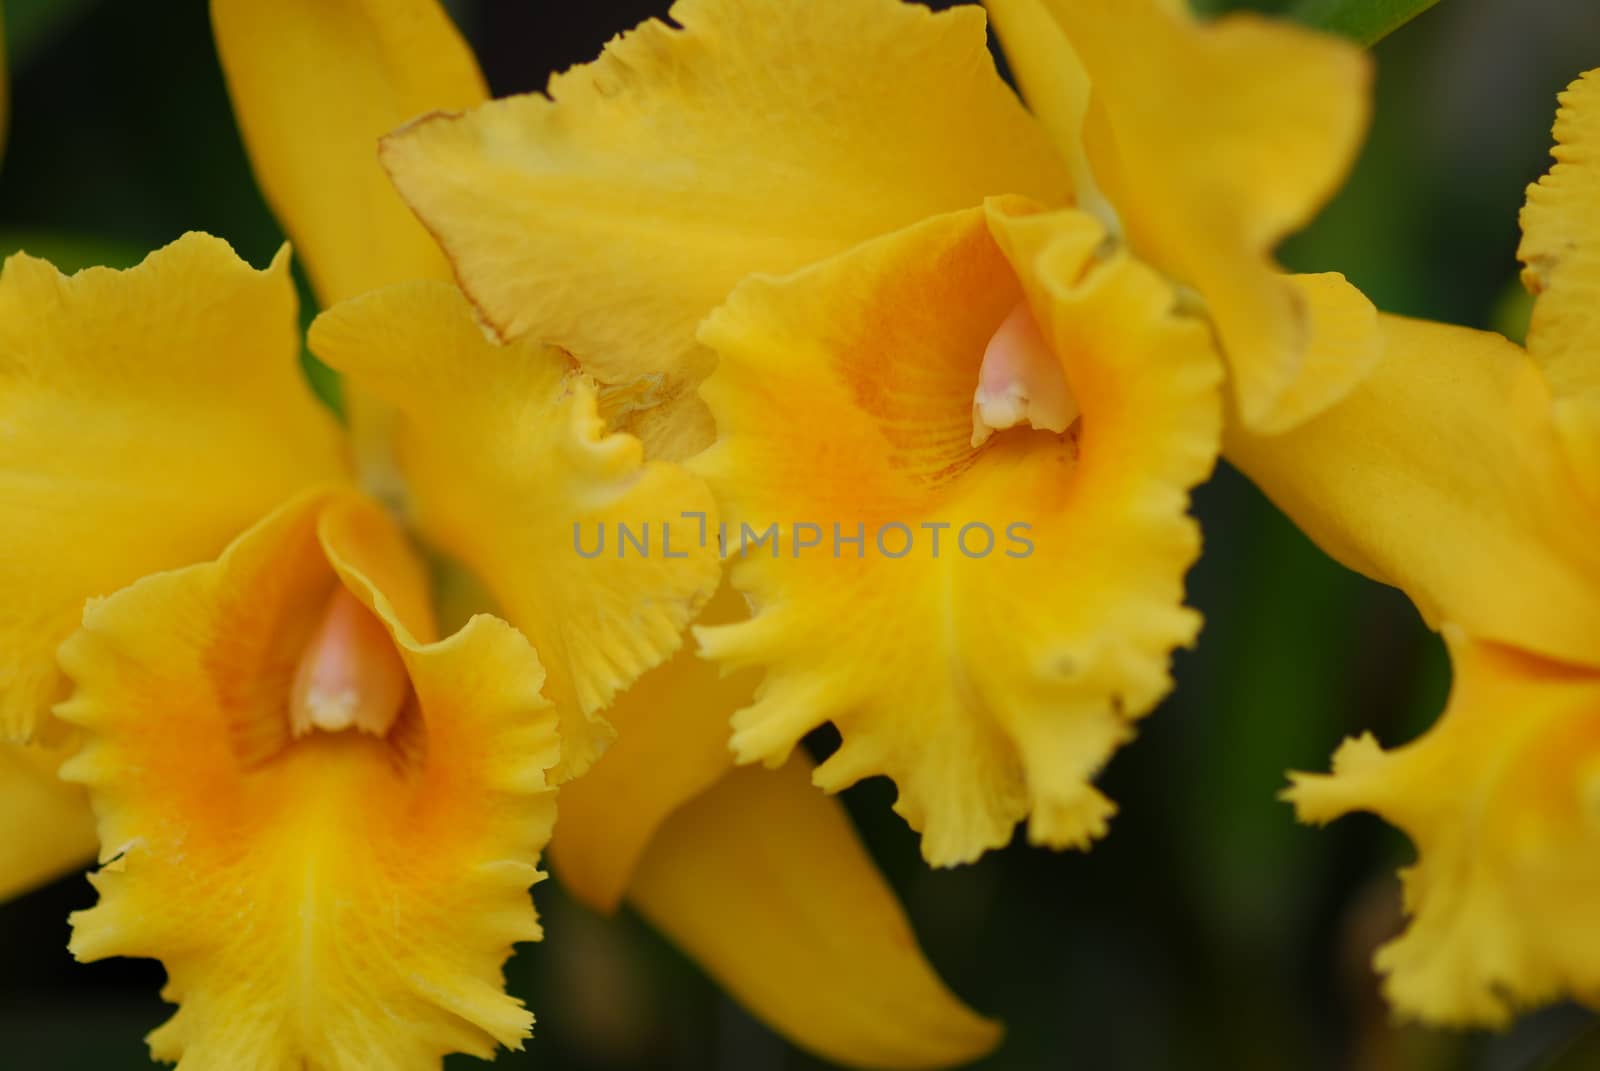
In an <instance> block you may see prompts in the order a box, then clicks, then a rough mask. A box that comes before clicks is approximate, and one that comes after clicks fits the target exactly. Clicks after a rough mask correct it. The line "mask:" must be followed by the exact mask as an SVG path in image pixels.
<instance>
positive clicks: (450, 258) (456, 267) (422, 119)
mask: <svg viewBox="0 0 1600 1071" xmlns="http://www.w3.org/2000/svg"><path fill="white" fill-rule="evenodd" d="M466 117H467V113H466V112H464V111H452V110H449V109H444V108H440V109H436V110H434V111H431V112H424V113H423V114H422V115H419V116H417V117H416V118H414V119H409V120H407V121H406V122H404V123H402V124H401V125H400V126H397V127H395V128H394V129H393V130H391V131H389V132H388V133H387V134H385V135H383V136H382V137H381V138H379V139H378V165H379V166H380V167H382V168H383V172H384V174H386V175H388V176H389V185H391V186H393V187H394V191H395V193H396V194H398V195H399V197H400V200H401V201H403V202H405V206H406V208H408V209H410V210H411V215H412V218H414V219H415V220H416V221H417V222H418V223H419V224H421V225H422V229H423V230H425V231H427V232H428V237H429V238H432V239H433V244H434V245H436V246H438V247H439V252H440V253H442V254H444V259H445V261H446V263H448V264H449V265H450V275H451V277H452V278H453V279H454V281H455V285H456V289H457V290H459V291H461V293H462V294H463V295H465V296H466V299H467V301H468V303H469V304H471V306H472V313H473V318H474V319H475V320H477V321H478V326H479V327H480V328H482V329H483V331H484V334H486V335H487V336H488V337H489V338H490V339H491V340H492V341H494V342H496V343H498V344H499V345H502V346H503V345H505V344H507V343H509V342H510V341H511V340H512V336H511V334H510V332H509V331H507V330H506V328H505V327H504V326H503V325H501V324H499V323H497V322H496V321H495V319H494V317H492V316H490V315H489V310H488V309H485V308H484V307H483V306H482V305H481V304H480V303H479V302H478V298H477V296H476V295H475V294H474V293H473V292H472V290H471V288H469V287H468V286H467V283H466V280H465V279H463V278H462V275H461V263H460V261H459V259H458V258H457V257H456V253H455V250H454V249H453V248H452V247H451V246H450V243H448V242H446V241H445V240H444V235H442V234H440V233H439V231H438V230H437V229H436V228H435V227H434V226H433V224H432V223H431V222H429V220H428V218H427V217H426V216H424V215H423V214H422V212H421V210H419V209H418V208H417V206H416V203H415V202H414V201H412V199H411V195H410V194H408V193H407V192H406V189H405V187H404V186H403V185H402V184H401V183H400V181H399V179H397V178H396V177H395V173H394V168H393V167H391V166H390V163H389V157H390V153H391V152H392V151H393V143H397V142H398V140H399V139H400V138H404V137H407V136H410V135H412V134H415V133H416V132H417V131H418V130H420V129H421V128H422V127H424V126H427V125H428V124H429V123H436V122H441V121H442V122H458V121H460V120H462V119H465V118H466Z"/></svg>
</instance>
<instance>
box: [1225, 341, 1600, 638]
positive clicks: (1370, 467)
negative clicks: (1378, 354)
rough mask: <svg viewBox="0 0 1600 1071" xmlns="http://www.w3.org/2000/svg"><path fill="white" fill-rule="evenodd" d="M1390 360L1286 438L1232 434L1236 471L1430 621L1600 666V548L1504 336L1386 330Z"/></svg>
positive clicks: (1535, 390) (1528, 366)
mask: <svg viewBox="0 0 1600 1071" xmlns="http://www.w3.org/2000/svg"><path fill="white" fill-rule="evenodd" d="M1381 330H1382V333H1383V337H1384V357H1383V360H1382V361H1381V363H1380V364H1379V365H1378V366H1377V368H1376V369H1375V370H1374V371H1373V372H1372V374H1371V375H1370V376H1368V377H1367V378H1366V379H1365V380H1364V381H1363V382H1362V383H1361V385H1360V386H1359V387H1358V388H1356V390H1355V391H1354V392H1353V393H1351V394H1350V395H1349V396H1348V397H1347V398H1345V399H1344V400H1343V401H1342V402H1340V403H1339V404H1337V405H1335V406H1334V407H1333V408H1331V409H1329V410H1327V411H1326V412H1324V413H1322V414H1321V415H1319V416H1318V417H1316V418H1315V419H1313V420H1311V421H1309V422H1307V423H1306V424H1303V425H1302V426H1301V427H1299V428H1296V429H1295V430H1294V431H1292V432H1289V433H1287V434H1284V435H1275V436H1259V435H1253V434H1251V433H1250V432H1249V431H1248V429H1246V428H1244V427H1242V426H1237V425H1234V426H1230V428H1229V438H1228V443H1227V453H1228V459H1229V460H1230V461H1232V462H1233V463H1234V464H1236V465H1238V466H1239V467H1240V468H1241V469H1242V470H1243V471H1244V472H1245V474H1246V475H1248V476H1249V477H1250V478H1251V479H1252V480H1254V481H1255V482H1256V483H1257V484H1258V485H1260V487H1261V488H1262V489H1263V490H1264V491H1266V493H1267V494H1268V495H1269V496H1270V497H1271V498H1272V500H1273V501H1274V502H1275V503H1277V504H1278V506H1279V507H1280V508H1282V509H1283V510H1284V512H1286V513H1288V514H1289V516H1290V517H1291V518H1292V519H1293V520H1294V522H1295V523H1296V524H1298V525H1299V526H1300V527H1301V528H1303V529H1305V531H1306V533H1307V534H1308V535H1310V536H1311V538H1312V539H1314V540H1316V541H1317V544H1318V545H1319V546H1320V547H1322V549H1323V550H1325V551H1327V552H1328V553H1329V554H1331V555H1333V556H1334V557H1335V558H1337V559H1339V561H1341V562H1343V563H1344V564H1345V565H1348V566H1350V567H1351V568H1352V569H1356V570H1359V571H1360V572H1363V573H1365V574H1366V575H1368V576H1370V577H1373V578H1374V579H1376V580H1380V581H1382V582H1384V583H1386V584H1393V585H1395V586H1397V587H1399V588H1400V589H1401V590H1403V591H1404V592H1405V593H1406V594H1407V595H1409V596H1410V597H1411V599H1412V601H1413V602H1415V603H1416V604H1417V608H1418V610H1420V611H1421V613H1422V615H1423V617H1424V618H1426V619H1427V621H1428V622H1429V623H1430V624H1432V625H1434V626H1435V627H1437V626H1439V625H1440V624H1441V623H1444V622H1453V623H1455V624H1458V625H1460V626H1462V627H1463V628H1465V629H1467V630H1468V631H1470V632H1471V633H1472V634H1473V635H1475V636H1479V637H1482V638H1484V639H1491V640H1497V641H1500V642H1503V643H1508V644H1514V645H1516V646H1519V647H1523V648H1526V649H1528V650H1531V651H1538V652H1541V653H1543V654H1546V655H1549V656H1550V657H1552V658H1558V659H1564V660H1568V661H1574V662H1580V663H1583V664H1586V665H1591V666H1600V544H1597V543H1596V541H1595V540H1594V538H1593V536H1592V534H1591V533H1592V531H1593V519H1592V518H1593V516H1594V515H1593V513H1591V512H1589V511H1587V510H1586V509H1585V508H1584V503H1583V502H1582V500H1581V499H1582V496H1581V494H1580V493H1579V489H1578V487H1577V485H1576V484H1575V483H1574V481H1573V479H1572V474H1571V469H1570V468H1569V466H1568V465H1567V464H1566V460H1565V458H1564V457H1563V455H1562V450H1561V444H1560V440H1559V438H1558V436H1557V433H1556V431H1555V428H1554V426H1553V424H1552V422H1551V419H1550V394H1549V389H1548V388H1547V387H1546V385H1545V383H1544V380H1543V379H1542V377H1541V376H1540V375H1539V371H1538V369H1537V368H1536V367H1535V366H1534V365H1533V364H1532V362H1531V361H1529V359H1528V356H1527V354H1525V353H1523V351H1522V350H1520V349H1519V348H1518V347H1516V346H1514V345H1512V344H1511V343H1509V342H1507V341H1506V340H1505V339H1503V338H1501V337H1500V336H1499V335H1493V334H1489V333H1488V332H1484V331H1471V330H1468V329H1466V328H1462V327H1451V326H1447V325H1444V324H1432V323H1425V322H1422V321H1416V320H1403V319H1400V318H1398V317H1390V316H1385V317H1382V318H1381Z"/></svg>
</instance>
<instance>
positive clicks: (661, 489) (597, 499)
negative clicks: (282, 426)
mask: <svg viewBox="0 0 1600 1071" xmlns="http://www.w3.org/2000/svg"><path fill="white" fill-rule="evenodd" d="M310 344H311V349H312V351H313V352H315V353H316V354H317V356H318V357H320V358H322V359H323V360H324V361H326V362H327V363H328V364H329V365H331V366H333V367H334V368H337V369H339V371H341V372H343V373H345V374H346V375H347V376H348V377H349V378H350V380H351V382H353V383H356V384H359V385H360V386H361V387H362V388H363V389H364V390H367V391H369V392H370V393H372V394H373V395H374V396H375V397H377V398H379V399H381V400H382V401H384V402H387V403H388V404H390V405H392V406H393V407H394V409H395V411H396V413H397V418H396V421H395V425H394V433H395V443H394V448H395V458H396V461H397V462H398V464H399V468H400V471H401V473H402V474H403V475H404V476H405V479H406V484H407V486H408V487H409V488H410V494H411V501H410V508H411V510H412V513H413V514H414V520H415V523H416V526H417V528H418V530H419V531H420V532H421V534H422V535H423V536H424V537H426V538H427V539H428V540H429V541H430V542H432V543H433V544H434V545H435V546H437V547H440V548H442V549H443V550H445V551H447V552H448V553H449V554H451V555H452V556H454V557H455V558H456V559H457V560H459V561H460V562H462V563H463V564H465V565H466V566H468V567H469V568H470V569H471V570H472V571H473V572H474V573H475V574H476V576H477V577H478V578H479V579H480V580H482V581H483V583H484V585H485V586H486V587H487V588H488V589H489V591H490V593H491V594H492V595H493V596H494V598H495V601H496V603H497V604H498V605H499V606H500V608H501V609H502V610H503V611H504V613H505V615H506V617H507V618H508V619H509V620H510V621H511V623H512V624H514V625H515V626H516V627H517V628H518V629H520V630H521V631H522V632H523V634H525V635H526V636H527V637H528V639H529V640H530V641H531V642H532V643H533V645H534V649H535V650H537V651H538V652H539V655H540V658H541V660H542V661H543V662H544V664H545V667H546V669H547V670H548V672H549V681H548V683H547V685H546V695H548V696H549V697H550V699H551V700H552V702H554V703H555V705H556V709H557V710H558V711H559V712H560V716H561V734H562V758H561V765H560V768H559V770H558V771H557V772H556V773H555V774H554V775H553V776H554V777H555V778H556V779H557V780H561V781H564V780H567V779H568V778H570V777H572V776H576V775H577V774H579V773H582V772H583V771H584V770H586V769H587V768H588V767H589V765H590V764H591V763H592V762H593V761H594V759H595V757H596V756H598V755H599V754H600V752H601V751H602V750H603V749H604V747H605V745H606V744H607V743H608V742H609V741H610V739H611V738H612V736H613V732H612V729H611V727H610V726H609V725H608V724H607V723H606V721H605V719H604V717H603V716H602V715H601V713H600V711H601V710H602V709H603V708H604V707H605V706H606V704H608V703H609V702H610V701H611V700H612V699H613V698H614V697H615V696H616V694H617V693H618V692H620V691H621V690H622V689H624V688H626V687H627V686H628V685H629V684H631V683H633V681H634V680H636V679H637V678H638V677H639V676H640V675H641V674H642V673H644V672H645V671H646V670H648V669H650V668H651V667H653V666H655V665H658V664H659V663H661V662H662V661H664V660H666V659H667V658H668V656H670V655H671V654H672V652H673V651H675V650H677V649H678V648H679V647H680V646H681V645H682V643H683V638H684V637H683V633H684V630H685V628H687V626H688V624H689V622H690V621H692V620H693V619H694V615H695V614H696V613H697V612H698V611H699V609H700V607H701V606H702V605H704V603H705V601H706V600H707V599H709V598H710V597H711V594H712V592H713V591H714V590H715V589H716V586H717V581H718V579H719V577H720V576H721V572H722V566H721V562H720V561H719V560H718V557H717V553H716V549H715V547H714V546H713V545H712V543H711V542H710V541H709V540H708V539H705V538H703V537H702V532H703V531H704V529H703V528H702V525H703V524H709V525H715V523H716V510H715V507H714V506H713V504H712V502H711V494H710V492H709V491H708V490H707V489H706V488H705V486H704V485H703V484H702V483H701V481H700V480H699V479H697V478H696V477H694V476H692V475H691V474H690V473H689V472H688V471H687V470H686V469H684V468H683V467H682V466H680V465H676V464H672V463H670V462H665V461H646V460H644V458H643V456H642V450H641V447H640V443H639V441H638V440H637V439H635V438H634V437H633V436H631V435H623V434H609V433H607V431H606V428H605V424H604V422H603V421H602V420H601V419H600V416H599V414H598V412H597V410H596V390H595V386H594V384H593V382H592V381H591V380H590V379H589V378H588V377H587V376H585V375H583V374H582V373H581V372H578V371H577V370H576V369H574V368H573V366H572V362H571V361H570V360H569V359H568V358H567V357H566V356H565V355H564V354H562V353H561V352H560V351H558V350H554V349H551V348H549V347H546V346H544V345H542V344H540V343H538V342H536V341H534V340H533V339H531V338H529V339H524V340H522V341H519V342H515V343H512V344H509V345H504V346H502V345H497V344H495V343H493V342H491V341H489V340H488V339H487V338H485V337H484V334H483V332H482V330H480V329H479V327H478V324H477V322H476V320H475V319H474V317H473V314H472V309H471V307H470V306H469V305H468V304H467V302H466V299H465V298H463V297H462V296H461V294H460V292H459V291H457V290H456V289H455V288H454V287H451V286H447V285H445V284H443V283H428V282H417V283H402V284H399V285H397V286H393V287H387V288H385V289H383V290H378V291H374V292H372V293H370V294H366V295H363V296H362V297H359V298H354V299H352V300H350V301H347V302H342V303H341V304H339V305H336V306H335V307H334V308H332V309H330V310H328V311H327V312H325V313H323V314H322V315H321V316H319V317H318V318H317V320H316V322H315V323H313V324H312V325H311V335H310ZM695 514H699V515H700V519H696V518H695V517H694V515H695ZM619 526H626V527H627V528H628V529H629V530H630V531H631V532H632V533H633V534H634V536H635V537H637V536H638V535H639V533H640V532H644V533H645V537H646V539H648V540H649V541H650V543H649V549H648V551H638V550H637V548H627V549H625V548H624V546H623V545H622V544H621V543H620V539H619V531H618V529H619ZM601 533H604V534H603V536H602V535H601ZM600 538H604V539H605V544H604V547H603V549H602V550H601V551H600V552H597V553H591V551H592V550H593V547H594V544H595V542H596V541H597V540H598V539H600ZM580 550H581V551H582V552H581V553H580ZM636 551H637V552H636Z"/></svg>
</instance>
